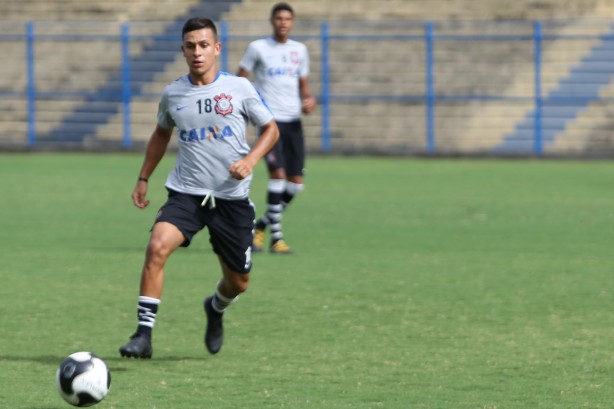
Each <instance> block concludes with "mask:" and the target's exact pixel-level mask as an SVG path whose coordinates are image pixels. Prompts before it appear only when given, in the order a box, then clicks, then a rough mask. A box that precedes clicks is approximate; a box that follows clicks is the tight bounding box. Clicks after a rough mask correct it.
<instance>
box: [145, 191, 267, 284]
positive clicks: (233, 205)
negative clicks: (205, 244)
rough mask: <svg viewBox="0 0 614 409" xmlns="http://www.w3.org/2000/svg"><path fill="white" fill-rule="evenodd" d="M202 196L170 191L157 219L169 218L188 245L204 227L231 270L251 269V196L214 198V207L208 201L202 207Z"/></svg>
mask: <svg viewBox="0 0 614 409" xmlns="http://www.w3.org/2000/svg"><path fill="white" fill-rule="evenodd" d="M203 198H204V197H203V196H193V195H188V194H184V193H179V192H175V191H173V190H170V189H169V191H168V199H167V201H166V203H164V205H163V206H162V207H161V208H160V211H159V212H158V215H157V216H156V223H158V222H168V223H170V224H172V225H174V226H176V227H177V228H178V229H179V231H181V233H183V236H184V237H185V241H184V242H183V244H182V247H187V246H189V245H190V242H191V241H192V237H194V235H195V234H196V233H198V232H199V231H201V230H202V229H204V228H205V227H207V228H208V230H209V242H210V243H211V246H212V247H213V251H214V252H215V253H216V254H217V255H219V256H220V257H221V258H222V260H224V262H225V263H226V264H227V265H228V267H230V268H231V269H232V270H234V271H237V272H239V273H249V272H250V270H251V268H252V257H251V245H252V238H253V230H254V218H255V216H256V215H255V212H254V206H253V205H252V204H251V202H250V201H249V199H242V200H223V199H218V198H216V199H215V208H210V206H209V203H207V204H206V205H205V206H204V207H201V203H202V201H203Z"/></svg>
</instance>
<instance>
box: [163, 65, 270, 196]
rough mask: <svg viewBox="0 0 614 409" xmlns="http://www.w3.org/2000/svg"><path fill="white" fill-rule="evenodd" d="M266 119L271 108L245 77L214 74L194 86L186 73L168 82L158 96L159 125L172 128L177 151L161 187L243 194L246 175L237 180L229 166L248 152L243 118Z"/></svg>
mask: <svg viewBox="0 0 614 409" xmlns="http://www.w3.org/2000/svg"><path fill="white" fill-rule="evenodd" d="M271 120H273V115H272V113H271V111H270V110H269V108H268V107H267V106H266V104H265V103H264V102H263V101H262V98H261V97H260V95H259V94H258V92H257V91H256V89H255V88H254V86H253V85H252V84H251V83H250V82H249V81H248V80H247V79H246V78H240V77H236V76H234V75H230V74H228V73H225V72H218V75H217V77H216V79H215V81H213V82H212V83H211V84H208V85H203V86H195V85H193V84H192V83H191V82H190V79H189V76H188V75H185V76H183V77H181V78H179V79H178V80H176V81H175V82H173V83H171V84H169V85H168V86H166V88H165V89H164V92H163V93H162V97H161V98H160V105H159V108H158V124H159V125H160V126H161V127H163V128H166V129H171V128H173V127H176V128H177V136H178V139H179V141H178V142H179V144H178V145H179V151H178V153H177V159H176V162H175V168H174V169H173V170H172V171H171V173H170V174H169V175H168V178H167V179H166V185H165V186H166V187H168V188H169V189H172V190H175V191H178V192H182V193H187V194H192V195H199V196H204V195H207V194H209V193H211V194H213V196H215V197H219V198H222V199H231V200H232V199H243V198H246V197H247V196H248V194H249V185H250V182H251V179H252V177H251V175H250V176H249V177H247V178H245V179H243V180H236V179H233V178H232V177H231V176H230V174H229V172H228V168H229V167H230V165H231V164H233V163H234V162H236V161H238V160H239V159H241V158H243V157H244V156H245V155H247V153H248V152H249V151H250V146H249V145H248V143H247V140H246V136H245V130H246V126H247V123H248V121H249V122H251V123H252V124H254V125H256V126H262V125H265V124H267V123H268V122H270V121H271Z"/></svg>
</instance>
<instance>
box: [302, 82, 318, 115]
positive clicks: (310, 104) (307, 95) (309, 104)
mask: <svg viewBox="0 0 614 409" xmlns="http://www.w3.org/2000/svg"><path fill="white" fill-rule="evenodd" d="M298 86H299V90H300V94H301V99H302V106H301V110H302V111H303V113H305V114H308V113H310V112H312V111H313V110H314V109H315V108H316V105H317V104H318V102H317V101H316V99H315V97H314V96H313V94H312V93H311V88H310V87H309V81H308V80H307V77H303V78H301V79H299V82H298Z"/></svg>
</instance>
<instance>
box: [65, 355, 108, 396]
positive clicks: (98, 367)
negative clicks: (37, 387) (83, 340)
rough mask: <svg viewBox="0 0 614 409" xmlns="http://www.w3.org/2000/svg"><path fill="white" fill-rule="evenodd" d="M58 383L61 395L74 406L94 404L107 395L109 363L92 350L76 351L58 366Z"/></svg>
mask: <svg viewBox="0 0 614 409" xmlns="http://www.w3.org/2000/svg"><path fill="white" fill-rule="evenodd" d="M55 379H56V385H57V387H58V391H59V392H60V396H62V398H64V400H65V401H66V402H68V403H70V404H71V405H73V406H79V407H84V406H92V405H95V404H97V403H98V402H100V401H101V400H103V399H104V397H105V396H107V393H108V392H109V388H110V387H111V372H109V367H108V366H107V364H106V363H105V362H104V361H103V360H102V359H101V358H100V357H98V356H96V355H94V354H92V353H91V352H75V353H74V354H72V355H69V356H68V357H67V358H66V359H64V361H62V363H61V364H60V367H59V368H58V370H57V372H56V374H55Z"/></svg>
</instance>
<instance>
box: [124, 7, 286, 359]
mask: <svg viewBox="0 0 614 409" xmlns="http://www.w3.org/2000/svg"><path fill="white" fill-rule="evenodd" d="M182 39H183V43H182V46H181V49H182V50H183V55H184V57H185V59H186V62H187V65H188V67H189V73H188V75H186V76H183V77H181V78H179V79H178V80H176V81H175V82H173V83H172V84H170V85H168V86H167V87H166V88H165V89H164V92H163V94H162V97H161V99H160V104H159V109H158V117H157V126H156V128H155V130H154V132H153V133H152V135H151V137H150V139H149V142H148V144H147V150H146V152H145V158H144V161H143V165H142V167H141V170H140V174H139V178H138V181H137V184H136V187H135V188H134V191H133V192H132V200H133V202H134V204H135V206H137V207H138V208H141V209H143V208H145V207H147V206H148V205H149V200H147V199H146V194H147V187H148V185H147V184H148V179H149V177H150V176H151V175H152V173H153V172H154V170H155V168H156V167H157V165H158V164H159V162H160V160H161V159H162V157H163V156H164V154H165V152H166V148H167V146H168V143H169V141H170V139H171V136H172V133H173V129H174V128H177V137H178V142H179V143H178V145H179V151H178V153H177V158H176V164H175V168H174V169H173V170H172V171H171V173H170V174H169V175H168V178H167V179H166V184H165V186H166V188H167V190H168V192H169V195H168V199H167V201H166V203H164V205H163V206H162V208H161V209H160V211H159V212H158V215H157V216H156V220H155V223H154V226H153V228H152V230H151V236H150V239H149V244H148V246H147V252H146V256H145V263H144V265H143V269H142V272H141V286H140V295H139V299H138V309H137V317H138V326H137V330H136V332H135V333H134V334H133V335H132V337H131V338H130V341H129V342H128V343H127V344H125V345H123V346H121V347H120V349H119V351H120V354H121V355H122V356H125V357H135V358H151V356H152V353H153V350H152V346H151V333H152V329H153V327H154V324H155V320H156V314H157V312H158V305H159V304H160V299H161V297H162V289H163V283H164V265H165V263H166V261H167V260H168V258H169V256H170V255H171V254H172V253H173V251H174V250H176V249H177V248H178V247H179V246H188V245H189V244H190V241H191V240H192V237H193V236H194V235H195V234H196V233H197V232H199V231H200V230H202V229H203V228H204V227H207V229H208V230H209V241H210V242H211V245H212V247H213V250H214V251H215V253H216V254H217V256H218V259H219V261H220V265H221V269H222V278H221V279H220V281H219V282H218V284H217V287H216V289H215V291H214V293H213V295H211V296H210V297H206V298H205V301H204V310H205V314H206V316H207V326H206V330H205V345H206V347H207V349H208V350H209V352H210V353H212V354H215V353H217V352H219V350H220V348H221V346H222V341H223V325H222V316H223V313H224V310H225V309H226V307H228V306H229V305H230V303H232V302H233V301H234V300H235V299H236V298H237V297H238V295H239V294H240V293H242V292H244V291H245V290H246V289H247V285H248V281H249V273H250V270H251V266H252V263H251V242H252V232H253V228H254V216H255V214H254V209H253V206H252V205H251V203H250V201H249V198H248V193H249V185H250V181H251V178H252V170H253V167H254V165H255V164H256V163H257V162H258V161H259V160H260V159H261V158H262V157H263V156H264V155H265V154H266V153H267V152H268V151H269V150H270V149H271V148H272V147H273V145H274V144H275V141H276V140H277V138H278V137H279V131H278V129H277V125H276V124H275V121H274V120H273V115H272V113H271V111H270V110H269V108H268V107H267V106H266V104H265V103H264V102H263V101H262V99H261V97H260V95H259V94H258V92H257V91H256V89H255V88H254V87H253V85H252V84H251V83H250V82H249V81H248V80H247V79H245V78H240V77H236V76H234V75H230V74H227V73H223V72H220V71H218V70H217V68H216V59H217V57H218V56H219V54H220V50H221V44H220V43H219V42H218V41H217V29H216V27H215V24H214V23H213V21H211V20H210V19H206V18H200V17H198V18H193V19H190V20H188V21H187V22H186V23H185V25H184V27H183V30H182ZM248 121H249V122H251V123H253V124H255V125H256V126H258V127H259V129H260V131H259V132H260V138H259V139H258V141H256V143H255V144H254V147H253V148H251V149H250V146H249V145H248V144H247V142H246V136H245V130H246V125H247V122H248Z"/></svg>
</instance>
